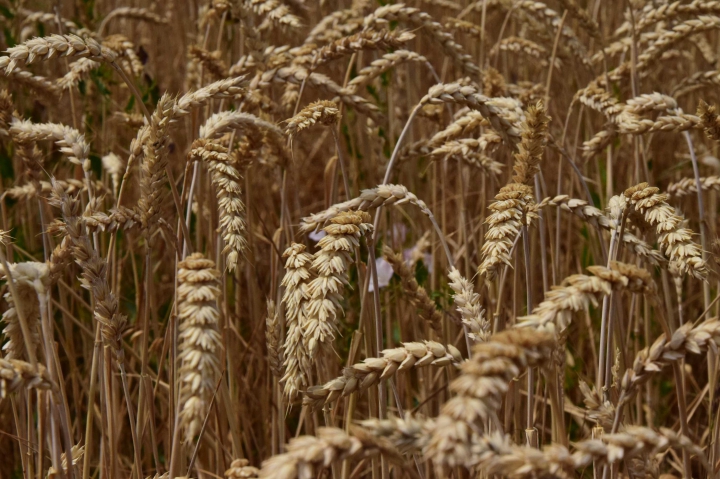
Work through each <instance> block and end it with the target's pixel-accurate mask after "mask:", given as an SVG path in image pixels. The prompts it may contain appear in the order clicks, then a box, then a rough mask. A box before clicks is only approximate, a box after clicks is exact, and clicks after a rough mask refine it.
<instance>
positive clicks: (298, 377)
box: [281, 243, 313, 400]
mask: <svg viewBox="0 0 720 479" xmlns="http://www.w3.org/2000/svg"><path fill="white" fill-rule="evenodd" d="M283 258H285V276H283V279H282V283H281V284H282V286H284V287H285V291H284V292H283V297H282V301H283V304H284V305H285V318H286V321H287V332H286V335H285V345H284V349H285V357H284V363H283V366H284V368H285V373H284V375H283V377H282V380H281V381H282V382H284V383H285V386H284V393H285V396H286V397H288V398H289V399H290V400H294V399H295V398H296V397H297V396H298V394H299V393H300V391H302V390H304V389H305V388H306V387H307V386H308V385H309V379H308V378H309V376H310V371H311V369H312V363H311V361H310V355H309V354H308V350H307V348H306V345H305V341H304V340H303V330H304V325H305V322H306V320H307V311H306V308H307V300H308V299H309V298H310V293H309V292H308V284H309V282H310V280H311V278H312V272H311V271H310V266H311V264H312V260H313V258H312V255H310V254H309V253H306V252H305V245H302V244H298V243H293V244H292V245H290V247H288V248H287V249H286V250H285V252H284V253H283Z"/></svg>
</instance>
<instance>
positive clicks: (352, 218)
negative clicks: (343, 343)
mask: <svg viewBox="0 0 720 479" xmlns="http://www.w3.org/2000/svg"><path fill="white" fill-rule="evenodd" d="M323 230H324V231H325V233H326V235H325V236H324V237H323V238H322V239H321V240H320V241H319V242H318V247H320V250H319V251H318V252H317V253H315V255H314V256H313V262H312V269H313V271H315V272H316V274H317V277H315V278H314V279H313V280H312V281H311V282H310V283H309V284H308V287H307V290H308V294H309V296H310V297H309V299H308V303H307V318H306V321H305V324H304V325H302V327H303V341H305V347H306V348H307V351H308V354H309V355H310V358H311V359H312V358H314V357H316V356H317V353H318V348H319V347H320V345H321V344H327V343H329V342H330V341H332V340H333V339H334V338H335V331H336V329H337V325H338V317H339V315H340V314H341V313H342V306H341V304H340V303H341V301H342V292H343V289H344V287H345V286H346V285H347V284H348V269H349V267H350V262H351V257H350V254H351V253H352V252H353V251H354V250H355V249H356V248H358V247H359V246H360V242H359V240H360V236H362V235H364V234H365V233H366V232H368V231H370V232H372V224H370V215H369V214H368V213H366V212H364V211H343V212H341V213H338V214H337V215H336V216H335V217H334V218H333V219H332V220H330V224H329V225H328V226H326V227H325V228H323Z"/></svg>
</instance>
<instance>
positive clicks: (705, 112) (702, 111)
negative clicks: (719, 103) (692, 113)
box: [697, 100, 720, 141]
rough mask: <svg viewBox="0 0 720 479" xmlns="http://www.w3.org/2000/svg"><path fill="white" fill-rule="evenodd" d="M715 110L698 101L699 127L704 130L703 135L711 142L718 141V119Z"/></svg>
mask: <svg viewBox="0 0 720 479" xmlns="http://www.w3.org/2000/svg"><path fill="white" fill-rule="evenodd" d="M715 110H716V108H715V106H711V105H709V104H707V103H706V102H704V101H702V100H700V104H699V105H698V111H697V114H698V116H699V117H700V122H701V125H702V127H703V129H704V130H705V135H707V137H708V138H710V139H711V140H714V141H720V118H718V115H717V113H715Z"/></svg>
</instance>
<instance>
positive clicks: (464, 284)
mask: <svg viewBox="0 0 720 479" xmlns="http://www.w3.org/2000/svg"><path fill="white" fill-rule="evenodd" d="M448 279H449V280H450V282H449V283H448V286H450V289H452V290H453V291H455V296H454V297H453V301H454V302H455V305H456V306H457V311H458V312H459V313H460V319H461V320H462V323H463V324H464V325H466V326H467V327H468V330H469V334H468V337H469V338H470V339H472V340H473V341H475V342H485V341H487V340H488V339H489V338H490V322H489V321H488V320H487V319H485V310H484V309H483V308H482V306H481V305H480V295H479V294H477V293H476V292H475V286H474V285H473V283H472V282H471V281H470V280H468V279H466V278H464V277H463V276H462V275H461V274H460V271H458V270H457V269H456V268H451V269H450V272H449V273H448Z"/></svg>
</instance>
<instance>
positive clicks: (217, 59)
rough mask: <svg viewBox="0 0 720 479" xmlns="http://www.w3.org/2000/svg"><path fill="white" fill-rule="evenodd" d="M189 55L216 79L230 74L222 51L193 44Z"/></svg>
mask: <svg viewBox="0 0 720 479" xmlns="http://www.w3.org/2000/svg"><path fill="white" fill-rule="evenodd" d="M189 55H190V58H192V59H194V60H195V61H196V62H198V63H200V64H201V65H202V66H203V67H204V68H205V69H206V70H207V71H208V72H210V74H211V75H212V76H213V77H214V78H216V79H221V78H227V77H228V76H229V75H230V73H229V69H228V66H227V65H226V64H225V62H224V61H222V58H221V56H222V52H220V51H214V52H210V51H207V50H205V49H204V48H200V47H197V46H194V45H193V46H191V47H190V52H189Z"/></svg>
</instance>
